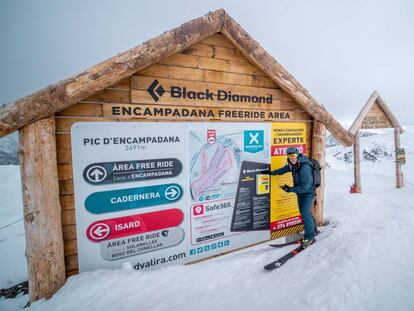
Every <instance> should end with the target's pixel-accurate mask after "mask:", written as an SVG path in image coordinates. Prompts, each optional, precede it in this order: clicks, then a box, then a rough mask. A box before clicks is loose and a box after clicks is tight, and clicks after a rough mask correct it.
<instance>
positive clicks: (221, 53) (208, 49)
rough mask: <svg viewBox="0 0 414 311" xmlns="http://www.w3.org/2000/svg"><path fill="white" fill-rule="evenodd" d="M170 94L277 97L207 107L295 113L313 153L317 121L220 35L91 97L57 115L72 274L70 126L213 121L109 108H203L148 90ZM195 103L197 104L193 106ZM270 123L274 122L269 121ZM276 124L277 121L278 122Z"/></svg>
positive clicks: (66, 241)
mask: <svg viewBox="0 0 414 311" xmlns="http://www.w3.org/2000/svg"><path fill="white" fill-rule="evenodd" d="M155 78H156V79H158V80H159V81H160V84H161V85H163V86H164V88H165V90H166V91H167V90H168V84H169V83H179V85H182V86H186V85H187V86H189V87H191V86H193V87H197V88H204V90H205V88H210V89H212V90H214V89H217V88H219V87H221V88H222V89H226V90H234V89H237V90H238V91H240V90H245V91H246V92H249V93H250V92H253V94H257V95H260V94H262V95H264V96H265V94H272V97H273V103H272V104H267V103H261V104H252V103H246V102H244V103H235V102H216V101H210V102H208V103H207V104H206V103H205V102H206V101H204V103H203V104H200V105H206V106H207V107H209V108H214V109H217V108H223V107H224V108H238V109H240V108H243V109H244V110H246V109H247V110H251V111H255V110H257V109H260V110H264V111H266V110H268V111H270V110H280V111H285V112H286V111H287V112H289V113H290V114H291V119H288V120H280V121H287V122H294V121H298V122H306V124H307V126H308V127H307V137H308V139H307V144H308V146H309V148H308V154H310V152H311V141H312V140H311V134H312V118H311V117H310V116H309V115H308V114H307V113H306V112H305V111H303V109H301V107H300V106H298V105H297V104H296V103H295V102H294V101H293V100H292V99H291V98H290V97H289V96H288V95H287V94H286V93H285V92H284V91H282V90H281V89H280V88H278V87H277V85H276V84H275V83H274V82H273V81H272V80H270V79H269V78H268V77H267V76H266V74H265V73H264V72H262V71H261V70H260V69H258V68H257V67H256V66H254V65H253V64H251V63H250V62H249V61H248V60H247V59H246V58H245V57H244V56H242V54H241V53H240V52H239V51H238V49H237V48H236V47H235V46H234V45H233V44H232V43H231V42H230V41H228V40H227V39H225V38H224V36H223V35H221V34H216V35H214V36H212V37H210V38H208V39H206V40H204V41H203V42H201V43H198V44H195V45H193V46H192V47H191V48H189V49H187V50H185V51H183V52H182V53H180V54H176V55H173V56H171V57H169V58H167V59H164V60H162V61H160V62H159V63H157V64H154V65H151V66H149V67H147V68H145V69H144V70H141V71H140V72H138V73H136V74H135V75H134V76H132V77H130V78H128V79H125V80H123V81H120V82H118V83H116V84H115V85H113V86H111V87H109V88H107V89H105V90H103V91H101V92H99V93H98V94H95V95H93V96H91V97H89V98H86V99H85V100H83V101H82V102H80V103H79V104H76V105H74V106H72V107H70V108H68V109H66V110H64V111H62V112H60V113H57V114H56V144H57V162H58V177H59V189H60V202H61V206H62V229H63V239H64V248H65V264H66V272H67V275H68V276H70V275H73V274H77V273H78V261H77V246H76V219H75V204H74V191H73V180H72V158H71V141H70V139H71V138H70V127H71V125H72V124H74V123H75V122H80V121H83V122H90V121H100V122H102V121H129V122H131V121H136V122H148V121H151V122H154V121H186V122H187V121H208V118H202V119H195V118H194V117H188V118H177V117H159V118H155V119H149V118H143V117H139V116H131V117H128V118H126V117H125V116H124V117H121V116H112V115H111V114H110V109H108V107H111V105H112V106H113V105H114V104H116V105H117V106H122V105H135V106H137V105H141V106H142V105H143V104H145V105H146V106H150V105H157V107H180V106H188V107H191V106H194V105H196V106H198V104H197V101H195V100H191V101H189V100H183V99H170V100H168V97H169V96H162V97H160V100H159V101H158V102H157V103H155V102H154V100H153V99H151V97H150V96H149V94H148V92H147V91H146V88H148V86H149V83H151V81H153V80H154V79H155ZM195 102H196V104H194V103H195ZM210 121H226V122H227V121H230V122H231V121H233V122H234V121H256V122H257V120H254V119H251V120H241V119H221V120H220V119H219V118H214V119H213V120H210ZM269 121H270V120H269ZM273 121H274V120H273Z"/></svg>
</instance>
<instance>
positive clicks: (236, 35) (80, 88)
mask: <svg viewBox="0 0 414 311" xmlns="http://www.w3.org/2000/svg"><path fill="white" fill-rule="evenodd" d="M220 53H223V54H220ZM219 55H223V57H218V56H219ZM234 59H236V60H237V61H236V62H233V60H234ZM240 73H242V74H240ZM150 78H151V81H152V80H153V79H154V78H157V79H158V80H159V81H161V80H160V79H164V80H163V81H167V80H171V79H182V80H183V81H184V80H185V82H186V83H190V82H191V83H193V85H201V83H210V84H213V83H214V84H219V83H225V85H227V86H228V85H236V86H237V87H248V88H249V90H258V89H260V88H266V89H264V90H265V91H266V92H267V91H269V90H270V91H271V92H273V93H272V94H275V95H274V98H276V96H277V97H278V98H277V100H275V103H274V104H273V105H271V106H268V107H267V106H266V107H265V108H263V109H279V110H289V109H290V110H292V112H296V115H295V117H294V118H293V119H292V121H295V122H306V124H307V126H308V132H309V133H310V135H309V141H308V146H309V147H310V148H309V150H308V151H309V155H310V156H312V157H313V158H314V159H318V160H319V161H320V162H321V163H324V154H325V128H327V129H328V130H329V131H330V132H331V133H332V134H333V135H334V136H335V137H336V138H337V139H338V140H339V141H340V142H341V143H343V144H344V145H346V146H350V145H352V143H353V136H352V134H350V133H349V132H348V131H346V130H345V129H344V128H343V127H342V126H341V125H340V124H339V123H338V122H337V121H336V120H335V119H334V118H333V116H332V115H331V114H330V113H329V112H328V111H327V110H326V109H325V108H324V107H323V106H322V105H321V104H319V103H318V102H317V100H316V99H315V98H313V97H312V96H311V94H309V92H308V91H307V90H306V89H305V88H304V87H303V86H302V85H301V84H300V83H299V82H298V81H296V80H295V78H294V77H293V76H292V75H291V74H289V73H288V72H287V70H286V69H285V68H283V67H282V66H281V65H280V64H279V63H278V62H277V61H276V60H275V59H274V58H273V57H272V56H271V55H270V54H269V53H267V52H266V51H265V50H264V49H263V48H262V47H261V46H260V44H259V43H258V42H256V41H255V40H254V39H253V38H252V37H251V36H250V35H249V34H248V33H247V32H246V31H245V30H244V29H243V28H242V27H241V26H240V25H239V24H238V23H237V22H236V21H234V20H233V18H231V17H230V16H229V15H228V14H227V13H226V12H225V11H224V10H223V9H219V10H217V11H214V12H211V13H209V14H207V15H205V16H203V17H200V18H197V19H195V20H192V21H190V22H187V23H185V24H183V25H181V26H179V27H177V28H175V29H172V30H169V31H166V32H164V33H163V34H161V35H159V36H157V37H155V38H153V39H151V40H148V41H146V42H144V43H142V44H140V45H138V46H136V47H134V48H132V49H130V50H128V51H126V52H123V53H120V54H118V55H116V56H114V57H112V58H110V59H108V60H106V61H104V62H102V63H100V64H97V65H95V66H93V67H91V68H89V69H87V70H85V71H83V72H81V73H80V74H78V75H75V76H73V77H70V78H68V79H65V80H62V81H60V82H58V83H56V84H53V85H50V86H48V87H46V88H44V89H42V90H39V91H38V92H36V93H34V94H32V95H29V96H27V97H24V98H21V99H19V100H16V101H14V102H11V103H8V104H5V105H3V106H1V107H0V137H1V136H4V135H6V134H8V133H11V132H13V131H15V130H19V133H20V157H21V178H22V189H23V202H24V223H25V230H26V245H27V250H26V254H27V260H28V266H29V269H28V273H29V291H30V300H31V301H34V300H37V299H40V298H43V297H46V298H48V297H50V296H51V295H52V294H53V293H55V292H56V291H57V290H58V289H59V288H60V287H61V286H62V285H63V284H64V283H65V280H66V277H67V276H69V275H72V274H76V273H78V270H77V253H76V231H75V225H76V224H75V220H74V219H75V216H74V215H75V212H74V203H73V196H74V192H73V176H72V158H71V147H70V139H71V137H70V126H71V125H72V124H73V123H75V122H79V121H82V120H85V121H111V120H112V121H120V122H121V121H126V120H129V121H133V122H145V121H146V120H145V118H133V117H131V118H129V119H128V118H126V117H124V118H120V117H118V116H115V115H110V114H109V115H108V114H107V110H106V108H107V107H108V106H111V105H112V104H114V103H116V104H117V105H125V106H126V105H129V106H131V105H144V104H145V105H147V107H148V105H149V104H152V105H154V103H153V102H150V101H151V100H152V99H151V98H143V97H140V96H141V95H142V96H144V95H145V96H147V97H148V94H146V92H145V90H146V88H147V87H148V86H146V87H145V88H144V89H142V87H141V86H139V85H138V84H139V83H137V81H138V82H140V81H143V80H145V81H146V80H148V79H150ZM195 80H197V81H195ZM167 82H168V81H167ZM167 82H165V83H167ZM134 96H136V97H134ZM164 98H165V96H164V97H163V99H164ZM165 104H169V105H172V104H174V105H175V107H178V106H179V105H185V104H187V105H189V104H188V103H183V102H180V103H164V105H165ZM213 104H215V105H216V106H215V107H212V109H217V103H212V104H211V105H213ZM162 105H163V103H162V101H161V100H160V101H159V102H157V107H159V106H162ZM227 105H230V104H227ZM244 105H245V106H244V108H245V109H250V110H251V111H254V110H256V109H259V108H261V107H260V105H250V104H249V105H247V104H244ZM229 107H230V106H229ZM231 107H232V108H234V109H237V108H240V105H239V106H237V105H235V104H232V106H231ZM152 120H153V121H154V118H153V119H152ZM165 120H167V118H162V119H155V121H165ZM170 120H171V119H170ZM180 120H186V121H194V120H192V119H190V118H187V119H185V118H183V119H180ZM206 120H207V121H208V119H204V120H203V121H206ZM173 121H177V120H176V119H173ZM210 121H211V122H214V121H217V119H214V120H210ZM222 121H234V120H231V119H223V120H222ZM259 121H274V120H259ZM283 121H284V120H281V122H283ZM317 191H318V200H317V204H316V205H317V211H316V214H317V215H316V216H317V219H318V221H319V222H321V221H322V207H323V191H324V187H323V185H322V186H321V187H320V188H318V190H317ZM62 237H63V238H62Z"/></svg>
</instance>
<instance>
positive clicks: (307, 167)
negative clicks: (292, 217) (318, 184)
mask: <svg viewBox="0 0 414 311" xmlns="http://www.w3.org/2000/svg"><path fill="white" fill-rule="evenodd" d="M287 172H292V177H293V187H291V188H290V189H289V191H288V192H295V193H296V194H297V195H299V196H303V195H309V194H313V195H316V193H315V189H314V187H313V173H312V167H311V163H310V161H309V159H308V158H307V157H306V156H305V155H303V154H299V157H298V162H296V165H293V166H291V165H290V164H289V163H288V164H287V165H285V166H284V167H282V168H279V169H277V170H274V171H271V172H270V174H271V175H283V174H285V173H287Z"/></svg>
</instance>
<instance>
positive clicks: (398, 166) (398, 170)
mask: <svg viewBox="0 0 414 311" xmlns="http://www.w3.org/2000/svg"><path fill="white" fill-rule="evenodd" d="M394 140H395V154H397V150H398V149H400V148H401V140H400V129H399V128H398V127H394ZM395 175H396V183H397V188H401V187H403V186H404V181H403V173H402V169H401V164H399V163H398V161H397V156H395Z"/></svg>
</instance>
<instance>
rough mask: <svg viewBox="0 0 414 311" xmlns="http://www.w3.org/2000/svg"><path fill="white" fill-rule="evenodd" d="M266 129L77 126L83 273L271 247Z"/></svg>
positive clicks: (218, 125) (75, 144) (243, 126)
mask: <svg viewBox="0 0 414 311" xmlns="http://www.w3.org/2000/svg"><path fill="white" fill-rule="evenodd" d="M269 137H270V124H269V123H267V124H258V123H232V124H231V126H229V124H223V123H166V122H163V123H158V122H157V123H148V122H145V123H136V122H80V123H75V124H74V125H73V126H72V129H71V141H72V159H73V176H74V190H75V209H76V225H77V245H78V261H79V270H80V271H81V272H82V271H87V270H93V269H97V268H117V267H120V266H121V264H122V263H124V262H130V263H131V265H132V266H133V267H134V268H135V269H138V270H141V269H151V268H155V267H159V266H165V265H170V264H176V263H186V262H190V261H195V260H199V259H201V258H205V257H210V256H212V255H215V254H219V253H223V252H226V251H230V250H232V249H237V248H240V247H243V246H246V245H250V244H253V243H257V242H260V241H265V240H267V239H269V218H270V216H269V213H270V211H269V208H270V206H269V202H270V198H269V195H270V194H269V186H270V185H269V178H268V175H264V174H261V172H262V171H264V170H266V169H268V167H269V164H270V143H269Z"/></svg>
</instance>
